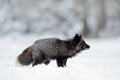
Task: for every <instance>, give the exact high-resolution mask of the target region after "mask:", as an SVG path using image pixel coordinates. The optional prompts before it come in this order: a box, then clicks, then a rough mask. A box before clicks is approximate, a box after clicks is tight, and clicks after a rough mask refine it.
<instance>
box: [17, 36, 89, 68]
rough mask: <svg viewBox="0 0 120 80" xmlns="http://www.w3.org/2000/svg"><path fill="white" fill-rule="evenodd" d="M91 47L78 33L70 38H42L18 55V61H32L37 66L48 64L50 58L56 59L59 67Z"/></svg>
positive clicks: (29, 62)
mask: <svg viewBox="0 0 120 80" xmlns="http://www.w3.org/2000/svg"><path fill="white" fill-rule="evenodd" d="M89 48H90V46H89V45H88V44H86V43H85V41H84V40H83V38H82V37H81V36H79V35H78V34H76V35H75V36H74V37H73V38H71V39H69V40H60V39H57V38H46V39H40V40H37V41H35V42H34V44H33V45H31V46H29V47H28V48H27V49H25V50H24V51H23V52H22V53H21V54H20V55H19V56H18V62H19V63H20V64H22V65H29V64H31V63H32V66H35V65H37V64H41V63H44V64H46V65H47V64H49V62H50V60H52V59H55V60H56V61H57V65H58V67H64V66H66V62H67V59H68V58H70V57H73V56H75V55H76V54H77V53H79V52H80V51H82V50H85V49H89Z"/></svg>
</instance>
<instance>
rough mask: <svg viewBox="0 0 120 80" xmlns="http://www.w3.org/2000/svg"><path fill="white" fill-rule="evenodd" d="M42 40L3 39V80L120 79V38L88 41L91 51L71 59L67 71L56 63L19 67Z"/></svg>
mask: <svg viewBox="0 0 120 80" xmlns="http://www.w3.org/2000/svg"><path fill="white" fill-rule="evenodd" d="M42 37H43V36H42ZM42 37H41V36H32V35H31V36H25V37H20V36H18V37H17V36H9V37H4V38H3V37H1V38H0V80H120V46H119V45H120V38H114V39H110V38H109V39H86V42H87V43H88V44H90V46H91V48H90V49H89V50H86V51H83V52H82V54H78V55H77V56H75V57H73V58H72V59H68V63H67V67H65V68H58V67H57V65H56V62H55V61H51V63H50V64H49V65H48V66H46V65H44V64H41V65H38V66H35V67H31V65H30V66H24V67H17V66H16V64H15V59H16V57H17V56H18V55H19V54H20V53H21V52H22V51H23V50H24V49H25V48H26V47H28V46H30V45H31V44H32V43H33V42H34V41H35V40H36V39H39V38H42Z"/></svg>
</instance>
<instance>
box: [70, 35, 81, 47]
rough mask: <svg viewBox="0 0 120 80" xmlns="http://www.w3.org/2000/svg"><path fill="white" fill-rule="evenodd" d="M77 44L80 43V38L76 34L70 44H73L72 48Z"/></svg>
mask: <svg viewBox="0 0 120 80" xmlns="http://www.w3.org/2000/svg"><path fill="white" fill-rule="evenodd" d="M79 42H80V37H79V35H78V34H76V35H75V36H74V38H73V39H72V44H73V45H74V46H76V45H77V44H78V43H79Z"/></svg>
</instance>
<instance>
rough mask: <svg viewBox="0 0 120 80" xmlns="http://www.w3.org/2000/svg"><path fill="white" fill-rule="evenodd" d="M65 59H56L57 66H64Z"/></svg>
mask: <svg viewBox="0 0 120 80" xmlns="http://www.w3.org/2000/svg"><path fill="white" fill-rule="evenodd" d="M66 62H67V59H62V58H60V59H57V66H58V67H65V66H66Z"/></svg>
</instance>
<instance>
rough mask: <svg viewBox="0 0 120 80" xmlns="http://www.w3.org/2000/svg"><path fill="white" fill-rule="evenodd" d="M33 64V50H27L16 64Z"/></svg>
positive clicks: (18, 58)
mask: <svg viewBox="0 0 120 80" xmlns="http://www.w3.org/2000/svg"><path fill="white" fill-rule="evenodd" d="M32 62H33V59H32V52H31V49H30V48H29V47H28V48H27V49H25V50H24V51H23V52H22V53H21V54H20V55H19V56H18V57H17V59H16V64H17V65H18V64H21V65H30V64H31V63H32Z"/></svg>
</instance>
